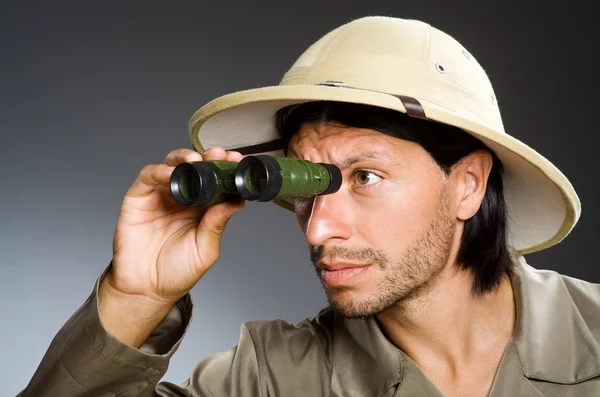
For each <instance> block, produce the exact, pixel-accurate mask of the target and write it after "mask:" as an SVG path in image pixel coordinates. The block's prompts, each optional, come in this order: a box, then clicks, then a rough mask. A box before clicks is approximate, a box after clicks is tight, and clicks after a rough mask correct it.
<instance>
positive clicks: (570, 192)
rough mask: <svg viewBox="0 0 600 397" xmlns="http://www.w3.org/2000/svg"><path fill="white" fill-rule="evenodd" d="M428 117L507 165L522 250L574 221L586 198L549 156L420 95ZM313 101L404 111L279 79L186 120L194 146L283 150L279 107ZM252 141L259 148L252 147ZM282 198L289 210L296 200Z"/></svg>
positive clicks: (360, 94)
mask: <svg viewBox="0 0 600 397" xmlns="http://www.w3.org/2000/svg"><path fill="white" fill-rule="evenodd" d="M416 99H417V100H418V101H419V102H420V104H421V105H422V107H423V109H424V111H425V114H426V116H427V119H429V120H432V121H437V122H440V123H445V124H450V125H453V126H456V127H458V128H461V129H462V130H464V131H466V132H467V133H469V134H471V135H473V136H475V137H477V138H478V139H480V140H481V141H482V142H483V143H484V144H486V145H487V146H488V147H489V148H490V149H491V150H493V151H494V153H495V154H496V155H497V156H498V158H499V159H500V161H502V163H503V166H504V178H503V183H504V196H505V200H506V205H507V211H508V235H509V245H510V247H511V248H512V249H514V250H516V251H518V252H520V253H521V254H526V253H531V252H535V251H539V250H542V249H544V248H547V247H550V246H552V245H554V244H557V243H558V242H560V241H561V240H563V239H564V238H565V237H566V236H567V235H568V234H569V233H570V232H571V230H572V229H573V227H574V226H575V224H576V223H577V221H578V219H579V216H580V213H581V204H580V202H579V198H578V197H577V194H576V193H575V190H574V189H573V186H572V185H571V183H570V182H569V181H568V179H567V178H566V177H565V175H564V174H563V173H562V172H561V171H560V170H558V169H557V168H556V167H555V166H554V165H553V164H552V163H551V162H550V161H548V160H547V159H546V158H544V157H543V156H542V155H540V154H539V153H537V152H536V151H535V150H533V149H532V148H530V147H529V146H527V145H525V144H524V143H523V142H521V141H519V140H517V139H515V138H514V137H512V136H510V135H508V134H506V133H504V132H503V131H498V130H496V129H493V128H490V127H489V126H486V125H485V124H484V123H483V122H481V121H480V120H478V119H477V118H475V117H472V118H470V117H465V115H458V114H457V113H455V112H453V111H450V110H448V109H446V108H443V107H441V106H438V105H436V104H433V103H431V102H428V101H426V100H423V99H420V98H416ZM312 101H339V102H348V103H358V104H365V105H372V106H378V107H383V108H387V109H393V110H397V111H399V112H402V113H406V108H405V106H404V104H403V103H402V101H400V100H399V99H398V97H397V96H394V95H391V94H387V93H381V92H374V91H367V90H360V89H355V88H346V87H331V86H321V85H287V86H286V85H280V86H272V87H264V88H257V89H251V90H245V91H240V92H236V93H233V94H228V95H225V96H222V97H219V98H216V99H214V100H213V101H211V102H209V103H208V104H206V105H205V106H203V107H202V108H200V109H199V110H198V111H197V112H195V113H194V115H193V116H192V118H191V120H190V122H189V132H190V138H191V140H192V143H193V145H194V148H195V149H196V150H198V151H199V152H202V151H204V150H206V149H208V148H211V147H214V146H220V147H223V148H224V149H226V150H237V149H239V148H246V149H249V151H248V150H246V153H245V154H259V153H267V154H271V155H283V151H282V150H280V149H279V148H271V149H266V150H265V148H267V147H268V146H269V145H268V144H269V143H270V142H276V141H277V140H278V139H279V136H278V132H277V131H276V128H275V123H274V116H275V113H276V112H277V111H278V110H279V109H281V108H283V107H286V106H289V105H294V104H301V103H305V102H312ZM252 148H256V151H253V150H252ZM276 203H277V204H278V205H280V206H282V207H284V208H286V209H288V210H292V211H293V208H291V205H290V204H289V203H286V202H282V201H278V202H276Z"/></svg>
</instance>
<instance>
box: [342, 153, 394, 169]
mask: <svg viewBox="0 0 600 397" xmlns="http://www.w3.org/2000/svg"><path fill="white" fill-rule="evenodd" d="M362 161H365V162H366V161H376V162H379V163H385V164H388V165H392V164H397V163H398V159H397V158H395V157H394V156H391V155H389V154H388V153H386V152H383V151H379V150H367V151H364V152H359V153H357V154H355V155H353V156H352V157H348V158H347V159H345V160H343V161H342V162H340V167H341V168H348V167H350V166H352V165H353V164H355V163H358V162H362Z"/></svg>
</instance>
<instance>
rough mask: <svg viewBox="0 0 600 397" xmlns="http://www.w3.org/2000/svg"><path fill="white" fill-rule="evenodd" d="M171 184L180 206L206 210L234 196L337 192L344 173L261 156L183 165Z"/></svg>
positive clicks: (257, 197)
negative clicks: (234, 160) (206, 207)
mask: <svg viewBox="0 0 600 397" xmlns="http://www.w3.org/2000/svg"><path fill="white" fill-rule="evenodd" d="M170 182H171V194H172V195H173V198H174V199H175V201H177V203H179V204H180V205H182V206H188V207H204V206H207V205H213V204H218V203H221V202H223V201H226V200H229V199H231V198H232V197H234V196H241V197H242V198H244V199H245V200H250V201H273V200H282V199H289V198H300V197H310V196H314V195H319V194H330V193H335V192H337V191H338V190H339V188H340V186H341V185H342V173H341V171H340V169H339V168H338V167H336V166H335V165H333V164H324V163H313V162H310V161H307V160H296V159H292V158H289V157H273V156H268V155H257V156H247V157H244V158H243V159H242V161H240V162H239V163H235V162H231V161H196V162H190V163H182V164H179V165H178V166H177V167H175V169H174V170H173V173H172V175H171V181H170Z"/></svg>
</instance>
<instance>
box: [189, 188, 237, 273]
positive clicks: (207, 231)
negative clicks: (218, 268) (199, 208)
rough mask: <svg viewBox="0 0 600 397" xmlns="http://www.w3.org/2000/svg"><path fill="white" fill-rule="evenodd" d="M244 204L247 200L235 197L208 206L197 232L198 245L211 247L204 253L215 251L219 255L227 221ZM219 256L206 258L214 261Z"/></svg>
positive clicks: (208, 260) (210, 261)
mask: <svg viewBox="0 0 600 397" xmlns="http://www.w3.org/2000/svg"><path fill="white" fill-rule="evenodd" d="M244 206H245V200H243V199H241V198H235V199H232V200H230V201H226V202H223V203H221V204H218V205H215V206H212V207H210V208H208V210H207V211H206V212H205V213H204V215H203V217H202V220H201V221H200V227H199V228H198V231H197V233H196V241H197V245H198V247H210V249H205V250H203V251H204V254H206V253H208V252H213V253H216V255H217V257H218V252H219V245H220V241H221V237H222V236H223V232H224V231H225V227H226V226H227V223H228V222H229V220H230V219H231V217H232V216H233V215H234V214H236V213H237V212H239V211H241V210H242V208H244ZM217 257H214V258H206V259H207V263H212V262H214V261H215V260H216V259H217Z"/></svg>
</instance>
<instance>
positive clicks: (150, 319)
mask: <svg viewBox="0 0 600 397" xmlns="http://www.w3.org/2000/svg"><path fill="white" fill-rule="evenodd" d="M241 159H242V155H241V154H240V153H238V152H226V151H225V150H223V149H222V148H212V149H209V150H208V151H206V152H205V153H204V154H203V155H202V156H201V155H200V154H198V153H197V152H195V151H193V150H190V149H179V150H174V151H172V152H171V153H169V155H168V156H167V157H166V159H165V161H164V163H163V164H157V165H148V166H146V167H144V168H143V169H142V171H141V172H140V174H139V176H138V177H137V179H136V180H135V182H134V183H133V184H132V185H131V187H130V188H129V190H128V191H127V193H126V195H125V199H124V200H123V204H122V206H121V214H120V217H119V220H118V222H117V227H116V230H115V235H114V240H113V267H112V269H111V271H110V272H109V273H108V274H107V276H106V278H105V279H104V280H103V282H102V284H101V285H100V290H99V291H98V294H99V307H100V315H101V319H102V322H103V323H104V326H105V328H106V329H107V330H108V331H109V332H111V333H112V334H113V335H115V336H116V337H117V338H118V339H120V340H121V341H123V342H125V343H128V344H131V345H133V346H136V347H139V346H141V344H142V343H143V341H144V340H145V339H146V338H147V337H148V336H149V335H150V333H151V332H152V330H153V329H154V328H155V327H156V326H157V325H158V324H159V323H160V321H161V320H162V319H163V318H164V316H165V315H166V314H167V313H168V312H169V310H170V308H171V307H173V305H174V304H175V302H177V300H178V299H180V298H181V297H183V296H184V295H185V294H186V293H188V292H189V291H190V290H191V289H192V287H193V286H194V285H195V284H196V283H197V282H198V281H199V280H200V279H201V278H202V276H203V275H204V274H205V273H206V271H207V270H208V269H209V268H210V267H211V266H212V265H213V263H215V261H216V260H217V258H218V257H219V252H220V243H221V236H222V234H223V231H224V230H225V226H226V224H227V222H228V221H229V219H230V218H231V216H232V215H233V214H235V213H236V212H238V211H240V210H241V209H242V208H243V207H244V201H243V200H242V199H235V200H232V201H228V202H224V203H221V204H217V205H214V206H211V207H208V208H194V207H183V206H180V205H179V204H177V203H176V202H175V200H174V199H173V197H172V195H171V190H170V184H169V180H170V177H171V173H172V172H173V170H174V168H175V166H177V165H178V164H180V163H184V162H191V161H210V160H227V161H235V162H239V161H240V160H241Z"/></svg>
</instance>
